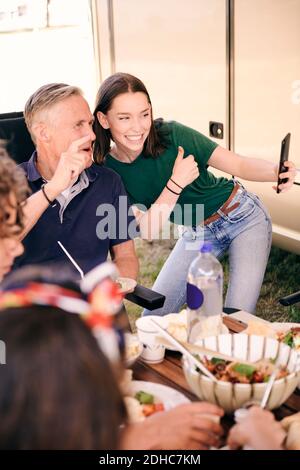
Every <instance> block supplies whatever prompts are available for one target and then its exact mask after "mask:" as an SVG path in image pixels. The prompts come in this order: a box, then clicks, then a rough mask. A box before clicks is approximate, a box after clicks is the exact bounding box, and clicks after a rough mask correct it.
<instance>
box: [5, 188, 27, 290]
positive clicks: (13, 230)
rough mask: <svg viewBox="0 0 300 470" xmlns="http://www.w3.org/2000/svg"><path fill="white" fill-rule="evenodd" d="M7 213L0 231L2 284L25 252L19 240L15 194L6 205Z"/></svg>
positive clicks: (11, 195)
mask: <svg viewBox="0 0 300 470" xmlns="http://www.w3.org/2000/svg"><path fill="white" fill-rule="evenodd" d="M1 202H2V201H1ZM5 212H6V220H5V223H4V226H2V227H1V230H0V282H1V281H2V279H3V277H4V275H5V274H7V273H8V272H9V271H10V270H11V267H12V265H13V262H14V259H15V258H16V257H17V256H20V255H21V254H22V253H23V251H24V248H23V245H22V243H21V242H20V241H19V238H18V235H19V234H20V227H19V226H18V225H17V200H16V197H15V195H14V194H13V193H11V194H10V196H9V198H8V200H7V202H6V204H5Z"/></svg>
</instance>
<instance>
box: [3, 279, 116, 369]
mask: <svg viewBox="0 0 300 470" xmlns="http://www.w3.org/2000/svg"><path fill="white" fill-rule="evenodd" d="M122 301H123V294H122V293H121V291H120V288H119V287H118V285H117V284H116V283H115V282H114V281H113V280H112V279H111V278H109V277H106V278H104V279H102V280H101V281H100V282H99V283H98V284H97V285H96V287H94V288H93V289H92V291H91V292H89V293H88V295H87V296H84V295H83V294H81V293H80V292H75V291H74V290H71V289H67V288H64V287H61V286H59V285H55V284H50V283H49V284H47V283H39V282H28V283H27V284H26V285H25V286H24V287H21V288H16V289H12V290H7V291H4V292H0V309H2V310H3V309H6V308H13V307H28V306H33V305H43V306H52V307H57V308H60V309H62V310H65V311H67V312H70V313H71V314H78V315H80V317H81V318H82V320H83V321H84V322H85V323H86V324H87V325H88V326H89V327H90V328H91V330H92V332H93V335H94V336H95V338H96V339H97V341H98V344H99V346H100V348H101V349H102V351H103V352H104V353H105V354H106V355H107V356H108V358H109V359H110V360H111V361H113V362H115V361H118V360H119V359H120V348H121V347H122V346H123V344H124V337H123V333H122V331H120V330H118V329H117V328H116V326H115V321H114V320H115V314H116V313H117V312H119V311H120V309H121V307H122Z"/></svg>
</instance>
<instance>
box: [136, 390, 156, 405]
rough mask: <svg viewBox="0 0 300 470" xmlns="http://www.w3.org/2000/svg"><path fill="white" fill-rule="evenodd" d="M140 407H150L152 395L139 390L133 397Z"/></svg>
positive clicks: (152, 401) (152, 399)
mask: <svg viewBox="0 0 300 470" xmlns="http://www.w3.org/2000/svg"><path fill="white" fill-rule="evenodd" d="M134 398H136V399H137V400H138V401H139V402H140V404H141V405H152V404H153V403H154V395H151V393H147V392H143V391H142V390H140V391H139V392H137V393H136V394H135V397H134Z"/></svg>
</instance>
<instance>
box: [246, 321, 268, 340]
mask: <svg viewBox="0 0 300 470" xmlns="http://www.w3.org/2000/svg"><path fill="white" fill-rule="evenodd" d="M242 333H245V334H248V335H258V336H267V337H268V338H275V339H276V331H275V330H274V329H273V328H272V327H271V326H269V325H267V324H266V323H263V322H260V321H255V320H249V321H248V326H247V328H246V329H245V330H243V331H242Z"/></svg>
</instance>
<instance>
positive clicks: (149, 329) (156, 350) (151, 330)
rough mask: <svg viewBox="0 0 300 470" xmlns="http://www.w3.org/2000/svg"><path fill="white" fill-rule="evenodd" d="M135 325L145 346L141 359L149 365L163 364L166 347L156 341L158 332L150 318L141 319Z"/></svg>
mask: <svg viewBox="0 0 300 470" xmlns="http://www.w3.org/2000/svg"><path fill="white" fill-rule="evenodd" d="M135 324H136V327H137V335H138V338H139V340H140V341H141V343H142V344H143V352H142V354H141V356H140V357H141V359H143V361H144V362H148V363H149V364H158V363H159V362H162V361H163V360H164V357H165V347H164V346H163V345H162V344H160V343H159V342H158V341H157V340H156V338H157V336H158V331H157V330H156V329H155V326H154V325H152V324H151V322H150V320H149V317H147V316H146V317H141V318H139V319H138V320H137V321H136V322H135Z"/></svg>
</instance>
